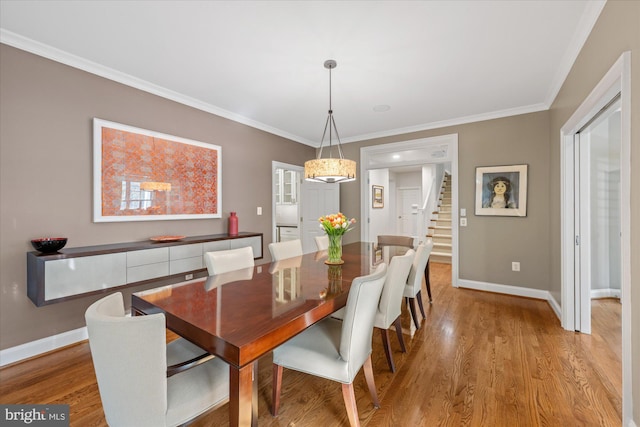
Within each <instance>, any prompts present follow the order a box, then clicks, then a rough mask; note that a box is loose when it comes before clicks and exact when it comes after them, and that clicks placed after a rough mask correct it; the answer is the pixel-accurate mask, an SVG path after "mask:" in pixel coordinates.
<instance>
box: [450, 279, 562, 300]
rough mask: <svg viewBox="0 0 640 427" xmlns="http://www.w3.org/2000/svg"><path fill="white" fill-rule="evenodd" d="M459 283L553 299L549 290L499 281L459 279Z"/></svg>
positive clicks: (501, 292)
mask: <svg viewBox="0 0 640 427" xmlns="http://www.w3.org/2000/svg"><path fill="white" fill-rule="evenodd" d="M458 285H459V287H461V288H466V289H474V290H476V291H486V292H494V293H496V294H505V295H514V296H518V297H526V298H535V299H541V300H545V301H549V300H550V299H551V294H550V293H549V291H544V290H541V289H532V288H523V287H520V286H513V285H501V284H498V283H489V282H478V281H476V280H466V279H460V280H458Z"/></svg>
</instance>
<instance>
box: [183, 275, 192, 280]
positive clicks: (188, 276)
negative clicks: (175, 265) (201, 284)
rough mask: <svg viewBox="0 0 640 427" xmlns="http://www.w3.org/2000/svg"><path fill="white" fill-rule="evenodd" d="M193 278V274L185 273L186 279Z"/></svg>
mask: <svg viewBox="0 0 640 427" xmlns="http://www.w3.org/2000/svg"><path fill="white" fill-rule="evenodd" d="M191 279H193V274H185V276H184V280H191Z"/></svg>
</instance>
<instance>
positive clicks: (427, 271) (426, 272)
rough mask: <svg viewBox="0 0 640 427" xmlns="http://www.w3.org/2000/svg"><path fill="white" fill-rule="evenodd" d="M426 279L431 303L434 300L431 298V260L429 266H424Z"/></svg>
mask: <svg viewBox="0 0 640 427" xmlns="http://www.w3.org/2000/svg"><path fill="white" fill-rule="evenodd" d="M424 281H425V283H426V284H427V296H429V304H431V303H432V302H433V298H431V280H430V279H429V261H427V266H426V267H425V268H424Z"/></svg>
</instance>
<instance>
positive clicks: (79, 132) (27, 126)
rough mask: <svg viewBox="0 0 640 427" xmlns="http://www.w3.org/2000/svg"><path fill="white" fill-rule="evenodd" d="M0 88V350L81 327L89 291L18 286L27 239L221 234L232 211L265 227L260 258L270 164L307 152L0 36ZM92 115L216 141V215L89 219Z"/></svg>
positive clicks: (250, 224)
mask: <svg viewBox="0 0 640 427" xmlns="http://www.w3.org/2000/svg"><path fill="white" fill-rule="evenodd" d="M0 93H1V94H2V96H0V124H1V126H0V209H1V210H0V212H1V215H0V349H6V348H9V347H13V346H16V345H19V344H23V343H26V342H30V341H33V340H37V339H40V338H43V337H48V336H51V335H55V334H59V333H62V332H65V331H69V330H73V329H76V328H80V327H83V326H84V324H85V323H84V311H85V309H86V308H87V306H88V305H89V304H90V303H91V302H92V301H95V300H96V299H98V298H99V297H97V296H95V297H87V298H82V299H78V300H74V301H68V302H63V303H58V304H53V305H50V306H46V307H41V308H37V307H36V306H34V305H33V303H32V302H31V300H29V299H28V298H27V294H26V252H28V251H32V250H33V248H32V247H31V244H30V243H29V240H30V239H32V238H35V237H42V236H53V235H55V236H65V237H68V238H69V242H68V243H67V246H68V247H77V246H87V245H97V244H106V243H118V242H129V241H138V240H146V239H148V238H149V237H150V236H154V235H162V234H169V235H173V234H181V235H187V236H197V235H203V234H212V233H223V232H226V230H227V220H226V218H227V217H228V216H229V212H230V211H237V212H238V216H239V218H240V231H255V232H262V233H264V237H265V240H264V244H265V246H264V248H263V251H264V252H265V253H266V254H265V255H266V256H267V257H268V251H267V250H266V245H267V243H269V242H270V241H271V180H270V179H269V178H267V179H264V178H265V177H271V161H272V160H278V161H281V162H285V163H290V164H294V165H303V164H304V161H305V160H308V159H310V158H313V157H314V156H315V150H314V149H313V148H311V147H307V146H305V145H302V144H298V143H296V142H292V141H289V140H286V139H284V138H280V137H277V136H274V135H271V134H268V133H265V132H262V131H259V130H256V129H253V128H250V127H247V126H244V125H241V124H238V123H236V122H233V121H230V120H226V119H224V118H221V117H218V116H215V115H212V114H208V113H205V112H203V111H200V110H196V109H193V108H190V107H187V106H184V105H181V104H178V103H176V102H172V101H169V100H166V99H164V98H160V97H157V96H155V95H151V94H149V93H146V92H142V91H139V90H136V89H133V88H131V87H128V86H125V85H121V84H118V83H115V82H113V81H110V80H107V79H104V78H101V77H98V76H95V75H92V74H89V73H86V72H83V71H80V70H77V69H74V68H71V67H68V66H65V65H62V64H59V63H56V62H53V61H50V60H47V59H44V58H41V57H38V56H35V55H32V54H30V53H26V52H24V51H21V50H18V49H14V48H12V47H9V46H6V45H0ZM93 117H99V118H102V119H106V120H111V121H114V122H118V123H124V124H128V125H132V126H136V127H140V128H143V129H150V130H154V131H157V132H162V133H166V134H170V135H176V136H181V137H184V138H189V139H194V140H197V141H203V142H209V143H212V144H217V145H220V146H221V147H222V219H209V220H185V221H142V222H128V223H93V222H92V211H91V209H92V166H91V165H92V118H93ZM257 206H262V207H263V212H264V214H263V215H262V216H257V215H256V207H257ZM140 289H141V288H137V289H136V288H134V289H131V290H128V291H127V292H125V300H126V301H128V300H129V294H130V292H131V291H134V290H140Z"/></svg>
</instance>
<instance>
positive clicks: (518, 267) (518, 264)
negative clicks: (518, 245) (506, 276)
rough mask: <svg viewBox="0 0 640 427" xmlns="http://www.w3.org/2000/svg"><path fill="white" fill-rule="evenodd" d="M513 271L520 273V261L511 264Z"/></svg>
mask: <svg viewBox="0 0 640 427" xmlns="http://www.w3.org/2000/svg"><path fill="white" fill-rule="evenodd" d="M511 271H520V263H519V262H518V261H514V262H512V263H511Z"/></svg>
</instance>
